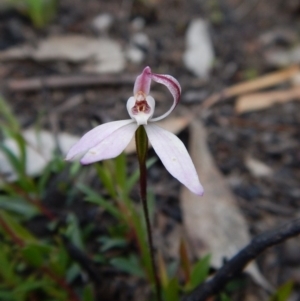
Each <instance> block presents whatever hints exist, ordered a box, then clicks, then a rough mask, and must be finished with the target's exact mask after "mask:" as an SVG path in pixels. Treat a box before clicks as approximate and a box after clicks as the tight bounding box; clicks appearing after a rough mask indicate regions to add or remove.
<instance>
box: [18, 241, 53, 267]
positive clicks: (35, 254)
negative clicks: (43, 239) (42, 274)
mask: <svg viewBox="0 0 300 301" xmlns="http://www.w3.org/2000/svg"><path fill="white" fill-rule="evenodd" d="M51 251H52V248H51V247H49V246H47V245H44V244H41V243H30V244H27V245H26V246H25V247H24V248H23V249H22V254H23V256H24V258H25V259H26V260H27V261H28V262H29V263H30V264H31V265H33V266H35V267H40V266H42V265H43V263H44V260H45V258H46V257H47V256H49V254H50V252H51Z"/></svg>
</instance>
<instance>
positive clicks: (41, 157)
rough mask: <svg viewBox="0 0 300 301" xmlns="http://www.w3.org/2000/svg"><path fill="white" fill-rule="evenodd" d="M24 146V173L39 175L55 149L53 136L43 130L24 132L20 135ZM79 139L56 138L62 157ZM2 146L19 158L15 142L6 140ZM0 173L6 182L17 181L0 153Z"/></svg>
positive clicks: (9, 165) (62, 134)
mask: <svg viewBox="0 0 300 301" xmlns="http://www.w3.org/2000/svg"><path fill="white" fill-rule="evenodd" d="M22 136H23V137H24V139H25V141H26V142H27V144H26V173H27V174H28V175H30V176H37V175H39V174H40V173H41V172H42V171H43V169H44V168H45V167H46V165H47V164H48V163H49V162H50V161H51V159H52V158H53V153H54V151H55V149H56V147H57V145H56V138H55V136H54V135H53V134H52V133H51V132H49V131H45V130H41V131H36V130H32V129H29V130H26V131H24V132H23V133H22ZM78 139H79V137H77V136H73V135H69V134H67V133H61V134H59V135H58V136H57V142H58V146H59V147H60V150H61V152H62V154H63V155H65V154H66V153H67V152H68V150H69V149H70V148H71V146H73V145H74V144H75V143H76V142H77V141H78ZM4 145H5V146H6V147H7V148H8V149H9V150H10V151H11V152H12V153H13V154H15V155H16V156H19V154H20V152H19V148H18V145H17V143H16V141H15V140H13V139H6V140H5V141H4ZM0 173H1V174H3V175H5V177H6V180H7V181H14V180H16V179H17V174H16V173H15V171H14V168H13V167H12V166H11V164H10V162H9V161H8V160H7V158H6V156H5V155H4V153H2V152H0Z"/></svg>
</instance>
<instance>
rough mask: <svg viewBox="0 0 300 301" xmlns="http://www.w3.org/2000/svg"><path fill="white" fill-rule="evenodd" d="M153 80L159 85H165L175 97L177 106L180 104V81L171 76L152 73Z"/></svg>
mask: <svg viewBox="0 0 300 301" xmlns="http://www.w3.org/2000/svg"><path fill="white" fill-rule="evenodd" d="M151 78H152V79H153V80H154V81H156V82H157V83H160V84H163V85H165V86H166V87H167V88H168V89H169V91H170V92H171V94H172V95H173V97H174V102H175V106H176V105H177V104H178V103H179V100H180V95H181V87H180V84H179V83H178V81H177V80H176V79H175V78H174V77H173V76H170V75H166V74H156V73H152V74H151Z"/></svg>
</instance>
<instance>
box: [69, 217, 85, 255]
mask: <svg viewBox="0 0 300 301" xmlns="http://www.w3.org/2000/svg"><path fill="white" fill-rule="evenodd" d="M67 223H68V227H67V229H66V233H65V234H66V236H67V237H69V238H70V240H71V242H72V243H73V244H74V245H75V246H76V247H77V248H79V249H80V250H84V245H83V241H82V235H81V230H80V228H79V224H78V220H77V217H76V215H75V214H73V213H70V214H69V215H68V218H67Z"/></svg>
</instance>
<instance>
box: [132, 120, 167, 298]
mask: <svg viewBox="0 0 300 301" xmlns="http://www.w3.org/2000/svg"><path fill="white" fill-rule="evenodd" d="M135 143H136V150H137V154H138V159H139V165H140V196H141V201H142V205H143V211H144V215H145V220H146V229H147V237H148V244H149V253H150V259H151V265H152V275H153V277H152V279H153V278H154V284H155V288H156V296H157V301H162V299H161V287H160V282H159V278H158V274H157V268H156V263H155V258H154V245H153V238H152V231H151V224H150V217H149V209H148V203H147V167H146V158H147V152H148V137H147V134H146V131H145V128H144V127H143V126H139V127H138V129H137V131H136V133H135Z"/></svg>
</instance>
